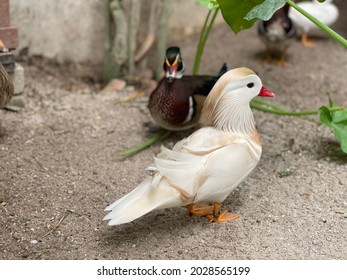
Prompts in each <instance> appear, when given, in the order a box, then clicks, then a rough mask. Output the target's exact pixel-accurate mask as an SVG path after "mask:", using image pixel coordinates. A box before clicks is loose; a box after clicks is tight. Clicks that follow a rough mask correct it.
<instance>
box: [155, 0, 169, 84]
mask: <svg viewBox="0 0 347 280" xmlns="http://www.w3.org/2000/svg"><path fill="white" fill-rule="evenodd" d="M170 10H171V0H162V11H161V15H160V22H159V34H158V42H157V62H156V67H155V79H156V80H157V81H159V80H160V79H161V77H162V72H163V58H164V56H165V49H166V43H167V34H168V26H169V18H170Z"/></svg>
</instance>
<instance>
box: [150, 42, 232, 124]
mask: <svg viewBox="0 0 347 280" xmlns="http://www.w3.org/2000/svg"><path fill="white" fill-rule="evenodd" d="M184 68H185V67H184V61H183V59H182V56H181V52H180V49H179V48H178V47H170V48H168V49H167V51H166V56H165V62H164V70H165V77H163V78H162V79H161V80H160V81H159V84H158V86H157V87H156V89H155V90H154V91H153V92H152V93H151V95H150V97H149V101H148V108H149V111H150V113H151V115H152V118H153V119H154V121H155V122H156V123H157V124H158V125H159V126H161V127H162V128H165V129H167V130H184V129H188V128H191V127H193V126H195V125H197V124H198V122H199V118H200V113H201V109H202V105H203V103H204V101H205V99H206V96H207V95H208V93H209V92H210V90H211V89H212V87H213V86H214V84H215V83H216V82H217V80H218V78H219V77H220V76H221V75H222V74H224V73H225V72H226V71H227V66H226V65H225V64H224V65H223V67H222V68H221V70H220V73H219V76H207V75H194V76H183V72H184Z"/></svg>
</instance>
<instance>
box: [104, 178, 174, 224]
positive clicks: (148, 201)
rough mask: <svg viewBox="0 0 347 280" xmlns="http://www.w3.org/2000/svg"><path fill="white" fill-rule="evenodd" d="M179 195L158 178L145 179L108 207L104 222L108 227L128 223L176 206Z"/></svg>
mask: <svg viewBox="0 0 347 280" xmlns="http://www.w3.org/2000/svg"><path fill="white" fill-rule="evenodd" d="M178 200H179V193H178V192H177V191H176V190H175V189H174V188H172V187H170V186H168V185H167V184H166V182H165V181H163V180H161V179H160V178H159V181H157V178H155V177H154V178H153V177H147V178H146V179H144V180H143V181H142V183H141V184H140V185H139V186H138V187H137V188H135V189H134V190H133V191H132V192H130V193H128V194H127V195H125V196H123V197H122V198H120V199H119V200H117V201H115V202H113V203H112V204H111V205H109V206H108V207H107V208H106V209H105V211H111V212H110V213H108V214H107V215H106V216H105V217H104V220H110V221H109V222H108V225H110V226H113V225H119V224H124V223H129V222H131V221H133V220H135V219H137V218H139V217H141V216H143V215H145V214H147V213H148V212H150V211H152V210H154V209H158V208H168V207H173V206H178V205H176V204H177V201H178Z"/></svg>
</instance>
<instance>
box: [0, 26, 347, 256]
mask: <svg viewBox="0 0 347 280" xmlns="http://www.w3.org/2000/svg"><path fill="white" fill-rule="evenodd" d="M339 26H342V25H341V24H340V25H339ZM341 32H342V33H343V34H345V35H346V32H347V30H346V29H344V30H343V29H341ZM344 32H345V33H344ZM197 40H198V36H193V37H189V38H187V39H185V40H183V41H181V42H174V43H175V44H179V45H180V47H181V49H182V53H183V57H184V59H185V60H186V62H187V65H188V70H187V73H190V71H191V68H192V67H191V65H192V62H193V57H194V53H195V46H196V43H197ZM263 50H264V46H263V45H262V44H261V43H260V41H259V39H258V37H257V35H256V30H255V29H254V28H253V29H251V30H248V31H243V32H241V33H239V34H238V35H237V36H236V35H234V34H233V33H232V32H231V31H230V30H229V28H228V27H227V26H224V25H223V26H220V27H217V28H215V29H214V31H213V32H212V34H211V37H210V38H209V41H208V44H207V47H206V50H205V53H204V56H203V61H202V67H201V71H200V72H201V73H205V74H214V73H216V72H217V71H218V69H219V68H220V66H221V65H222V63H223V62H227V63H228V65H229V67H230V68H234V67H239V66H248V67H250V68H252V69H253V70H255V71H256V72H257V73H258V74H259V76H260V77H261V79H262V81H263V83H264V85H265V86H266V87H267V88H269V89H270V90H272V91H273V92H275V93H276V94H277V97H276V99H275V102H277V103H279V104H281V105H284V106H287V107H290V108H292V109H312V108H318V107H319V106H321V105H323V104H324V105H326V104H327V96H326V92H328V91H329V92H330V93H331V95H332V97H333V98H334V99H335V101H336V102H337V103H338V104H340V105H343V106H347V97H346V96H347V79H346V71H347V52H346V50H345V49H344V48H343V47H342V46H340V45H339V44H338V43H336V42H334V41H332V40H330V39H319V40H318V41H317V43H316V47H315V48H313V49H307V48H303V47H302V46H301V44H300V43H299V41H295V42H293V45H292V46H291V48H290V51H289V56H288V60H287V66H286V67H284V68H279V67H277V65H276V62H274V63H272V64H263V63H261V58H262V55H263ZM23 66H24V67H25V73H26V87H25V91H24V94H23V98H24V99H25V102H26V107H25V108H24V109H23V110H22V111H21V112H19V113H14V112H9V111H4V110H1V111H0V123H1V124H0V134H1V135H0V213H1V214H0V224H1V226H0V258H1V259H346V258H347V249H346V248H347V239H346V232H347V159H346V158H341V157H338V156H337V151H338V148H339V145H338V143H337V142H336V141H335V140H334V137H333V135H332V133H331V131H330V130H329V129H327V128H325V127H323V126H318V125H316V124H314V123H310V122H308V121H305V120H302V119H296V118H292V117H280V116H275V115H271V114H267V113H263V112H259V111H254V114H255V119H256V123H257V127H258V130H259V132H260V134H261V136H262V141H263V155H262V158H261V161H260V163H259V165H258V167H257V168H256V170H255V171H254V172H253V173H252V174H251V175H250V176H249V177H248V178H247V179H246V181H245V182H244V183H242V184H241V185H240V186H239V188H237V189H236V190H235V191H234V192H233V193H232V194H231V195H230V196H229V197H228V198H227V199H226V201H225V202H224V203H223V208H224V209H229V210H231V211H233V212H235V213H239V214H240V215H241V217H240V218H239V219H238V220H236V221H234V222H230V223H223V224H216V223H213V224H210V223H208V222H207V220H206V219H203V218H197V217H190V216H188V215H187V213H186V210H185V209H184V208H177V209H166V210H159V211H154V212H151V213H149V214H147V215H145V216H144V217H142V218H140V219H138V220H136V221H134V222H132V223H129V224H125V225H120V226H115V227H108V226H107V225H106V223H105V222H103V221H102V218H103V216H104V215H105V212H104V208H105V207H106V206H107V205H108V204H109V203H110V202H112V201H114V200H115V199H116V198H119V197H121V196H122V195H124V194H126V193H127V192H129V191H130V190H132V189H133V188H134V187H135V186H136V185H137V184H138V183H139V182H140V181H141V179H142V178H143V177H144V174H145V173H144V169H145V168H146V167H147V166H148V165H150V164H151V162H152V158H153V153H155V152H157V151H158V149H159V146H160V144H157V145H155V146H153V147H152V148H150V149H148V150H146V151H144V152H142V153H140V154H137V155H135V156H133V157H130V158H126V159H121V158H120V157H119V156H118V152H119V151H121V150H124V149H126V148H128V147H131V146H134V145H136V144H139V143H141V142H142V141H144V140H145V139H147V138H148V137H149V136H150V135H151V134H150V132H148V127H147V123H148V122H151V119H150V115H149V113H148V111H147V108H146V100H147V99H146V98H147V97H144V98H141V99H138V100H136V101H133V102H128V103H125V104H116V100H117V99H118V98H120V97H122V96H127V95H129V94H132V93H134V92H136V91H137V90H138V89H137V88H136V87H132V86H128V87H127V88H126V89H125V90H124V91H123V92H112V93H100V92H99V91H100V86H99V85H98V84H97V83H93V80H94V79H93V76H92V75H93V71H94V72H96V71H97V70H96V69H92V71H90V69H89V71H84V70H83V69H84V68H83V67H80V66H78V65H62V66H59V65H56V64H54V63H52V62H49V61H46V60H43V59H31V60H30V61H29V63H24V62H23ZM189 133H191V131H187V132H182V133H177V134H175V135H172V136H170V137H169V138H168V139H167V140H165V141H164V144H165V145H167V146H170V145H172V143H174V142H176V141H177V140H179V139H181V138H182V137H184V136H186V135H188V134H189ZM57 225H58V226H57Z"/></svg>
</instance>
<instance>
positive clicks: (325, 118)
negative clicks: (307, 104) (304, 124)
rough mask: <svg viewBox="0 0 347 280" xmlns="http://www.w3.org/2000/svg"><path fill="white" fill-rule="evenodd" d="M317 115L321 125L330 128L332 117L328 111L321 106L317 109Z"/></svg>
mask: <svg viewBox="0 0 347 280" xmlns="http://www.w3.org/2000/svg"><path fill="white" fill-rule="evenodd" d="M318 113H319V117H320V121H321V123H322V124H324V125H325V126H327V127H330V128H331V122H332V117H331V114H330V111H329V109H328V108H327V107H325V106H322V107H320V108H319V110H318Z"/></svg>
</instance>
